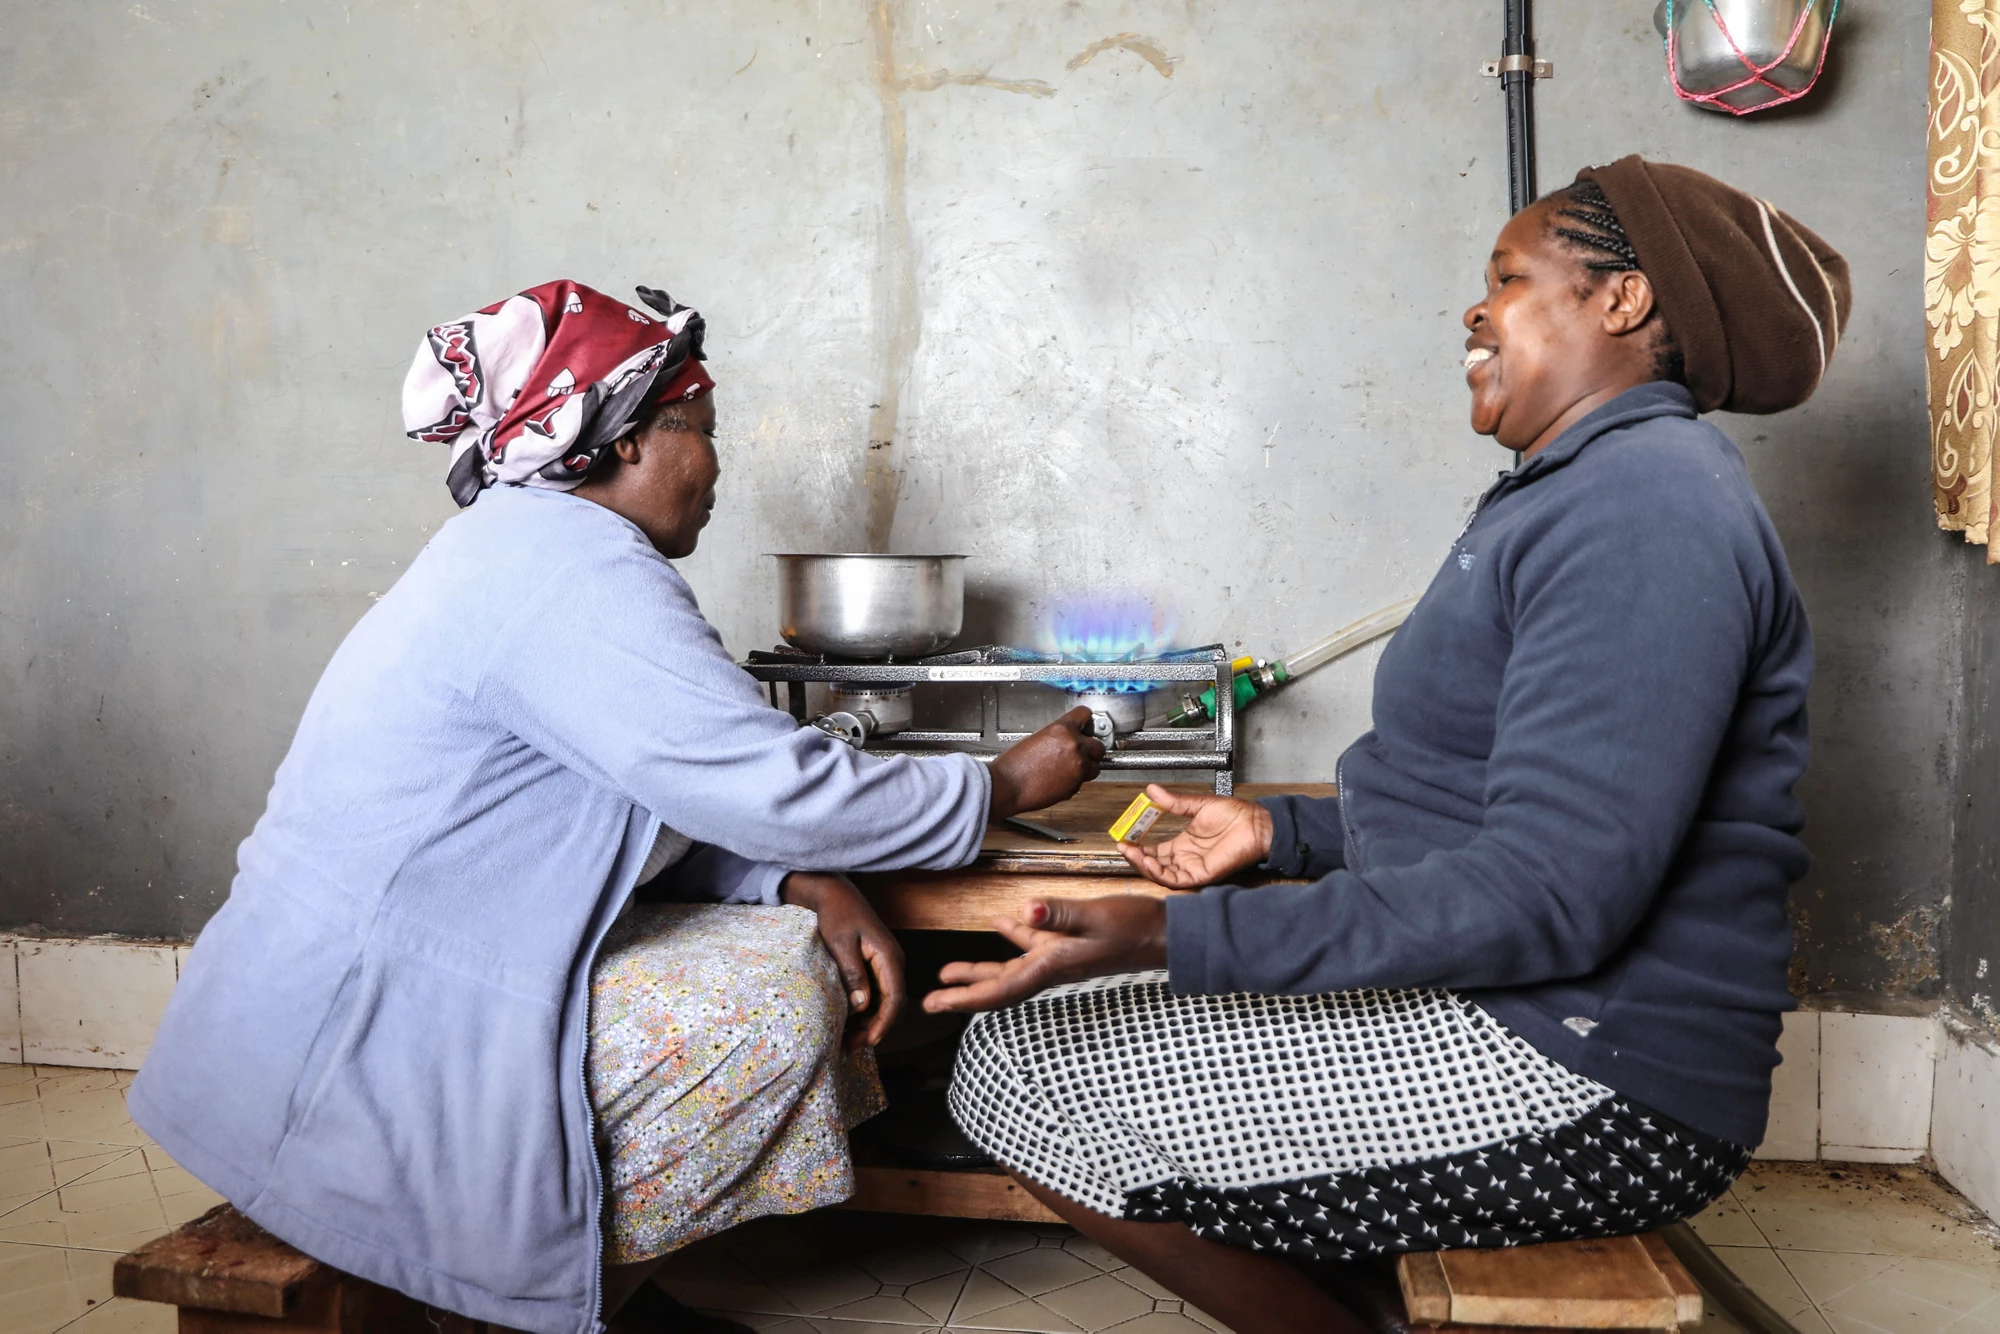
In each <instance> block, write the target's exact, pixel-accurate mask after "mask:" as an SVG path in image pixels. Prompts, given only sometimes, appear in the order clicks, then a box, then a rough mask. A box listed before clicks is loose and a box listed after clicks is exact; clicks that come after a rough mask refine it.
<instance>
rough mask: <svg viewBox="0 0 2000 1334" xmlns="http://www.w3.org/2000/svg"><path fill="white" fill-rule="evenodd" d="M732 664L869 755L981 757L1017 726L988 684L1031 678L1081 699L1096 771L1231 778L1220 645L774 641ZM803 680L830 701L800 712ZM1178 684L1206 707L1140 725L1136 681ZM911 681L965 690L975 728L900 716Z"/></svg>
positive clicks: (1227, 782)
mask: <svg viewBox="0 0 2000 1334" xmlns="http://www.w3.org/2000/svg"><path fill="white" fill-rule="evenodd" d="M742 666H743V670H744V671H746V672H748V673H749V674H750V675H751V677H752V678H753V679H755V680H757V681H759V682H762V683H763V684H764V685H765V686H766V687H767V688H768V690H769V691H770V695H771V703H772V704H773V705H774V706H776V707H778V708H782V709H787V710H788V711H789V712H790V713H791V715H792V716H793V717H794V718H797V719H798V720H799V722H801V723H803V724H806V725H809V726H814V727H819V728H821V729H822V730H824V731H826V732H829V733H831V734H832V735H834V736H837V737H839V738H841V739H842V740H843V741H846V742H848V743H849V744H850V745H853V746H855V747H857V748H858V749H861V750H865V751H868V752H869V753H871V754H880V755H938V754H946V753H951V752H958V753H963V754H969V755H973V756H975V757H978V758H981V759H991V758H992V757H993V756H994V755H997V754H998V753H999V752H1000V751H1002V750H1004V749H1006V748H1007V747H1008V746H1011V745H1013V744H1014V743H1015V742H1017V741H1020V740H1021V739H1023V738H1024V737H1026V736H1028V735H1029V734H1028V733H1026V732H1003V731H1001V730H1000V687H1001V686H1002V685H1013V684H1019V683H1023V682H1035V683H1040V684H1042V685H1046V686H1051V687H1053V688H1055V689H1057V690H1061V691H1065V692H1067V693H1068V695H1069V697H1070V698H1069V704H1070V706H1071V707H1074V706H1076V705H1083V706H1085V707H1087V708H1089V709H1090V711H1091V725H1092V730H1093V731H1094V732H1095V733H1096V735H1097V738H1098V739H1099V740H1100V741H1102V742H1104V762H1103V766H1102V767H1103V768H1104V769H1105V770H1106V771H1110V770H1114V769H1116V770H1135V769H1137V770H1150V769H1158V770H1190V771H1195V772H1202V771H1207V772H1210V773H1212V774H1213V775H1214V782H1215V791H1216V793H1217V794H1218V795H1222V796H1227V795H1228V794H1229V793H1230V791H1231V790H1232V789H1233V788H1234V786H1235V777H1236V713H1235V708H1234V698H1235V690H1234V689H1233V685H1232V682H1233V674H1232V671H1231V658H1230V655H1229V652H1228V650H1227V649H1225V648H1224V647H1223V646H1222V645H1220V644H1209V645H1206V646H1204V647H1201V648H1193V649H1179V650H1175V651H1173V652H1170V653H1164V654H1161V655H1160V656H1158V657H1156V658H1152V659H1149V660H1147V661H1144V662H1094V661H1084V660H1080V659H1076V658H1066V657H1062V656H1059V655H1054V654H1044V653H1034V652H1030V651H1028V650H1024V649H1015V648H1005V647H998V646H994V647H987V648H969V649H959V650H956V651H954V652H950V653H939V654H935V655H933V656H931V657H927V658H916V659H912V660H910V661H904V662H898V661H895V660H893V659H891V660H885V661H881V662H857V661H854V660H852V659H847V658H834V657H828V656H823V655H816V654H811V653H804V652H801V651H800V650H798V649H794V648H789V647H783V646H781V647H779V648H777V649H774V650H772V651H770V652H754V653H751V654H750V655H749V657H748V660H747V661H745V662H744V663H743V664H742ZM813 681H818V682H822V683H824V684H825V685H826V686H827V687H828V690H829V694H830V698H831V702H832V704H833V705H834V707H833V708H832V709H830V710H829V711H828V712H826V713H824V714H820V715H818V716H808V710H807V707H806V685H807V683H808V682H813ZM1186 683H1194V684H1193V689H1192V692H1191V693H1193V694H1196V695H1199V694H1200V693H1201V691H1202V690H1203V689H1205V688H1207V687H1210V686H1213V687H1214V688H1215V700H1216V714H1215V717H1214V719H1213V720H1212V721H1211V722H1210V724H1209V725H1208V726H1206V727H1174V728H1160V729H1148V728H1147V727H1146V725H1145V712H1146V692H1148V691H1151V690H1154V689H1159V688H1162V687H1169V688H1170V687H1174V686H1179V685H1184V684H1186ZM918 685H940V686H945V687H948V688H953V689H975V690H977V691H978V692H979V701H980V720H981V723H980V729H979V730H978V731H977V732H963V731H926V730H918V729H917V728H915V727H914V726H912V720H913V716H914V715H913V711H912V708H911V704H912V694H913V692H914V690H915V687H917V686H918ZM780 686H782V687H784V696H783V699H782V702H781V700H780V696H779V687H780Z"/></svg>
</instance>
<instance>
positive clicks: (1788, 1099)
mask: <svg viewBox="0 0 2000 1334" xmlns="http://www.w3.org/2000/svg"><path fill="white" fill-rule="evenodd" d="M1819 1041H1820V1039H1819V1011H1817V1010H1794V1011H1792V1012H1791V1013H1790V1014H1788V1015H1786V1016H1785V1031H1784V1032H1783V1033H1781V1034H1780V1035H1779V1037H1778V1055H1779V1056H1781V1057H1782V1058H1784V1059H1783V1060H1782V1061H1781V1062H1780V1064H1779V1066H1778V1068H1777V1069H1775V1070H1773V1071H1772V1072H1771V1122H1770V1125H1769V1126H1767V1127H1766V1128H1765V1131H1764V1142H1763V1143H1762V1144H1759V1145H1758V1146H1757V1156H1758V1157H1759V1158H1775V1159H1787V1160H1792V1161H1804V1162H1810V1161H1812V1160H1813V1159H1814V1158H1817V1157H1819Z"/></svg>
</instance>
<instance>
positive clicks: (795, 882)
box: [778, 871, 903, 1051]
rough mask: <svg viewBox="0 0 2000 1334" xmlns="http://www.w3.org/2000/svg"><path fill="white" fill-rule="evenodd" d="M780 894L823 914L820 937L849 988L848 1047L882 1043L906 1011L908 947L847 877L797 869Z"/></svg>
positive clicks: (821, 915) (852, 1048)
mask: <svg viewBox="0 0 2000 1334" xmlns="http://www.w3.org/2000/svg"><path fill="white" fill-rule="evenodd" d="M778 897H779V898H781V899H783V900H784V901H785V902H786V903H788V904H790V905H791V906H793V907H795V908H810V909H812V910H813V911H814V912H816V913H818V914H819V938H820V939H821V940H823V941H825V942H826V952H827V953H828V954H831V955H832V956H833V963H834V966H835V967H836V968H838V969H839V970H840V984H841V986H843V987H845V988H846V989H847V1011H848V1021H847V1049H848V1050H849V1051H859V1050H860V1049H861V1048H863V1047H873V1046H875V1045H876V1044H877V1043H879V1042H881V1041H882V1039H883V1038H884V1037H885V1036H887V1035H888V1032H889V1030H890V1028H892V1027H894V1026H895V1023H896V1017H897V1016H898V1015H900V1014H901V1013H902V1012H903V947H902V946H901V945H898V944H897V943H896V938H895V937H894V936H893V935H891V934H889V928H888V927H886V926H884V925H882V919H881V918H880V917H877V916H876V915H875V909H874V908H873V907H871V906H869V903H868V900H867V899H864V898H862V897H861V891H860V890H858V889H856V888H855V887H854V886H853V885H852V884H850V883H849V882H848V880H847V879H846V878H845V877H844V876H837V875H808V874H806V873H805V872H803V871H794V872H792V873H791V874H790V875H788V876H786V877H785V883H784V885H783V886H782V887H780V889H779V890H778ZM870 974H873V982H874V985H873V986H872V987H871V986H870V985H869V983H870ZM871 1007H872V1009H873V1013H870V1009H871Z"/></svg>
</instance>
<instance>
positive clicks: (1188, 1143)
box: [951, 971, 1750, 1260]
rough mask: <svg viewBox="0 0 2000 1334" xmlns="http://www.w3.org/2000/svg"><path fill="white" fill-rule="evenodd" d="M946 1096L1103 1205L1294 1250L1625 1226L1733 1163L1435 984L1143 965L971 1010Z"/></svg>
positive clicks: (1557, 1236) (1022, 1161) (1001, 1151)
mask: <svg viewBox="0 0 2000 1334" xmlns="http://www.w3.org/2000/svg"><path fill="white" fill-rule="evenodd" d="M951 1109H952V1115H953V1116H954V1118H956V1120H957V1121H958V1123H959V1126H960V1127H961V1128H962V1129H963V1130H964V1131H965V1133H966V1134H967V1135H969V1136H970V1137H971V1138H972V1139H973V1140H974V1141H976V1142H977V1143H978V1144H979V1145H980V1146H981V1147H982V1148H984V1149H985V1150H986V1151H987V1152H988V1153H990V1154H992V1155H993V1156H994V1157H995V1158H996V1159H998V1160H999V1161H1000V1162H1001V1163H1002V1164H1004V1165H1005V1166H1006V1167H1007V1168H1009V1169H1010V1170H1012V1171H1015V1172H1018V1173H1019V1174H1021V1175H1022V1176H1025V1177H1027V1178H1028V1179H1030V1180H1032V1181H1035V1182H1038V1183H1039V1184H1041V1185H1043V1186H1045V1187H1047V1188H1049V1189H1050V1190H1053V1191H1055V1192H1056V1193H1058V1194H1060V1195H1062V1196H1065V1197H1066V1198H1068V1199H1072V1200H1075V1201H1077V1202H1078V1203H1080V1204H1083V1205H1086V1206H1088V1207H1089V1208H1091V1209H1095V1210H1097V1211H1098V1212H1100V1213H1106V1214H1110V1215H1112V1216H1114V1217H1124V1218H1128V1219H1133V1220H1135V1221H1142V1222H1170V1221H1176V1220H1178V1221H1180V1222H1183V1223H1186V1224H1187V1225H1188V1226H1189V1227H1192V1228H1193V1229H1194V1230H1195V1231H1196V1232H1198V1233H1200V1234H1201V1235H1203V1236H1205V1237H1209V1238H1212V1239H1214V1240H1216V1241H1223V1242H1228V1243H1230V1244H1232V1245H1237V1246H1245V1247H1249V1248H1252V1249H1256V1250H1276V1251H1279V1252H1281V1253H1284V1254H1286V1255H1289V1256H1291V1257H1293V1258H1296V1259H1300V1260H1347V1259H1353V1258H1355V1257H1357V1256H1363V1255H1384V1254H1391V1253H1394V1252H1398V1251H1423V1250H1439V1249H1443V1248H1446V1247H1460V1246H1512V1245H1520V1244H1523V1243H1527V1242H1538V1241H1556V1240H1562V1239H1567V1238H1575V1237H1597V1236H1613V1235H1618V1234H1622V1233H1628V1232H1638V1231H1643V1230H1645V1229H1648V1228H1653V1227H1659V1226H1662V1225H1664V1224H1666V1223H1670V1222H1673V1221H1675V1220H1676V1219H1680V1218H1684V1217H1687V1216H1688V1215H1690V1214H1693V1213H1696V1212H1699V1211H1700V1210H1701V1209H1702V1208H1703V1207H1705V1206H1706V1205H1707V1204H1708V1203H1709V1201H1711V1200H1713V1199H1714V1198H1715V1197H1716V1196H1718V1195H1720V1194H1721V1193H1722V1191H1723V1190H1724V1189H1725V1188H1726V1187H1727V1186H1728V1185H1729V1183H1730V1182H1731V1181H1733V1180H1735V1179H1736V1177H1737V1175H1738V1174H1740V1173H1741V1172H1742V1171H1743V1169H1744V1167H1745V1166H1747V1165H1748V1164H1749V1161H1750V1151H1749V1150H1748V1149H1746V1148H1743V1147H1742V1146H1740V1145H1736V1144H1731V1143H1728V1142H1727V1141H1724V1140H1719V1139H1715V1138H1713V1137H1711V1136H1708V1135H1703V1134H1700V1133H1699V1132H1696V1131H1693V1130H1690V1129H1688V1128H1687V1127H1685V1126H1681V1125H1678V1124H1676V1123H1675V1122H1673V1121H1670V1120H1668V1119H1667V1118H1666V1117H1664V1116H1662V1115H1660V1114H1659V1113H1657V1112H1654V1111H1652V1110H1650V1109H1649V1108H1646V1107H1644V1106H1641V1105H1640V1104H1638V1103H1636V1102H1633V1101H1632V1100H1631V1099H1629V1098H1622V1097H1620V1096H1619V1095H1617V1094H1616V1093H1613V1092H1612V1091H1611V1090H1610V1089H1608V1088H1606V1087H1605V1086H1604V1085H1602V1084H1599V1083H1597V1082H1596V1081H1594V1080H1591V1079H1587V1078H1585V1077H1584V1076H1582V1075H1578V1074H1575V1073H1573V1072H1571V1071H1570V1070H1568V1069H1566V1068H1564V1067H1563V1066H1561V1065H1558V1064H1557V1063H1555V1062H1554V1061H1551V1060H1550V1059H1548V1058H1547V1057H1546V1056H1543V1055H1542V1054H1541V1053H1540V1052H1538V1051H1536V1050H1535V1049H1534V1048H1533V1047H1531V1046H1529V1045H1528V1044H1527V1043H1526V1042H1523V1041H1522V1040H1521V1039H1520V1038H1518V1037H1516V1036H1514V1035H1513V1034H1512V1033H1510V1032H1508V1031H1507V1030H1506V1029H1505V1028H1503V1027H1502V1026H1501V1025H1500V1024H1499V1023H1498V1022H1496V1021H1495V1020H1494V1019H1492V1018H1491V1017H1490V1016H1489V1015H1487V1014H1486V1012H1485V1011H1483V1010H1481V1009H1480V1008H1479V1007H1478V1006H1476V1005H1474V1004H1472V1003H1471V1002H1470V1001H1467V1000H1465V999H1463V998H1461V997H1459V996H1456V995H1453V994H1452V993H1450V992H1443V991H1348V992H1334V993H1330V994H1326V995H1319V996H1259V995H1227V996H1176V995H1174V994H1173V993H1172V991H1170V990H1169V989H1168V987H1167V981H1166V973H1165V972H1164V971H1155V972H1147V973H1131V974H1125V975H1121V976H1117V977H1107V978H1098V979H1095V980H1092V981H1090V982H1083V983H1077V984H1074V985H1070V986H1063V987H1055V988H1052V989H1050V990H1048V991H1045V992H1043V993H1042V994H1040V995H1038V996H1036V997H1034V998H1033V999H1031V1000H1028V1001H1026V1002H1023V1003H1022V1004H1020V1005H1017V1006H1013V1007H1012V1008H1010V1009H1006V1010H1000V1011H996V1012H994V1013H992V1014H985V1015H980V1016H979V1017H978V1018H977V1019H975V1020H974V1021H973V1023H972V1026H971V1027H970V1028H969V1029H968V1030H967V1031H966V1034H965V1038H964V1041H963V1042H962V1044H961V1045H960V1048H959V1057H958V1068H957V1071H956V1073H955V1074H954V1076H953V1079H952V1088H951Z"/></svg>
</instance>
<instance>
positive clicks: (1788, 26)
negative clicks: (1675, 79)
mask: <svg viewBox="0 0 2000 1334" xmlns="http://www.w3.org/2000/svg"><path fill="white" fill-rule="evenodd" d="M1832 8H1833V6H1832V4H1831V0H1713V6H1712V7H1711V4H1710V0H1675V2H1674V31H1673V32H1671V33H1670V32H1668V31H1667V2H1666V0H1660V4H1659V7H1658V8H1656V9H1655V10H1654V11H1653V27H1654V28H1655V29H1657V30H1658V32H1659V34H1660V36H1662V37H1664V38H1665V39H1666V40H1667V41H1668V42H1670V43H1672V44H1673V48H1674V57H1675V69H1676V71H1677V72H1678V74H1679V76H1680V81H1681V87H1683V88H1685V89H1686V90H1687V91H1688V92H1689V93H1692V94H1695V95H1697V96H1703V95H1711V94H1715V93H1719V92H1721V91H1722V90H1723V89H1725V88H1734V87H1735V86H1736V85H1737V84H1741V83H1743V82H1744V80H1745V79H1747V78H1749V77H1750V71H1749V70H1748V69H1745V68H1744V66H1743V58H1744V57H1747V58H1748V59H1749V60H1750V61H1751V62H1752V63H1754V64H1756V65H1758V66H1760V67H1761V66H1763V65H1766V64H1769V63H1770V62H1771V61H1774V60H1777V59H1778V57H1779V56H1781V55H1782V56H1784V59H1783V60H1782V61H1780V62H1779V63H1778V64H1777V65H1775V66H1773V67H1772V68H1771V69H1770V70H1769V71H1767V72H1766V73H1765V75H1764V77H1765V78H1766V79H1769V80H1770V81H1771V82H1772V83H1774V84H1776V85H1777V86H1778V88H1779V89H1782V90H1783V92H1779V91H1776V90H1774V89H1771V88H1768V87H1766V86H1765V85H1763V84H1761V83H1749V84H1745V85H1744V86H1743V87H1741V88H1736V91H1734V92H1732V93H1728V94H1725V95H1724V96H1722V97H1720V98H1718V99H1717V100H1718V101H1720V102H1722V103H1725V104H1727V106H1728V107H1730V108H1734V109H1735V110H1737V111H1739V112H1740V111H1753V110H1755V109H1756V108H1758V107H1760V106H1763V105H1765V104H1767V103H1770V102H1775V101H1778V100H1779V99H1780V98H1782V97H1784V96H1785V95H1786V94H1797V93H1799V92H1800V91H1802V90H1803V89H1806V88H1809V87H1811V86H1812V81H1813V76H1814V75H1816V74H1817V73H1818V72H1819V66H1820V58H1821V56H1822V55H1823V54H1824V53H1825V51H1826V41H1827V35H1828V33H1829V31H1830V30H1831V26H1832V25H1831V24H1830V23H1829V21H1828V16H1829V14H1830V13H1831V11H1832ZM1718 20H1720V24H1718V22H1717V21H1718ZM1725 27H1726V28H1727V29H1728V31H1727V32H1726V33H1725V32H1724V28H1725ZM1795 34H1796V40H1794V35H1795ZM1732 39H1733V40H1734V45H1733V46H1732V45H1731V41H1732ZM1787 44H1790V46H1791V51H1790V53H1789V54H1787V53H1786V50H1785V48H1786V45H1787ZM1739 50H1740V51H1741V52H1742V56H1738V54H1737V52H1738V51H1739ZM1696 105H1697V106H1700V107H1703V108H1704V109H1707V110H1720V109H1722V108H1718V107H1714V106H1712V105H1711V104H1710V103H1707V102H1698V103H1696Z"/></svg>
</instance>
